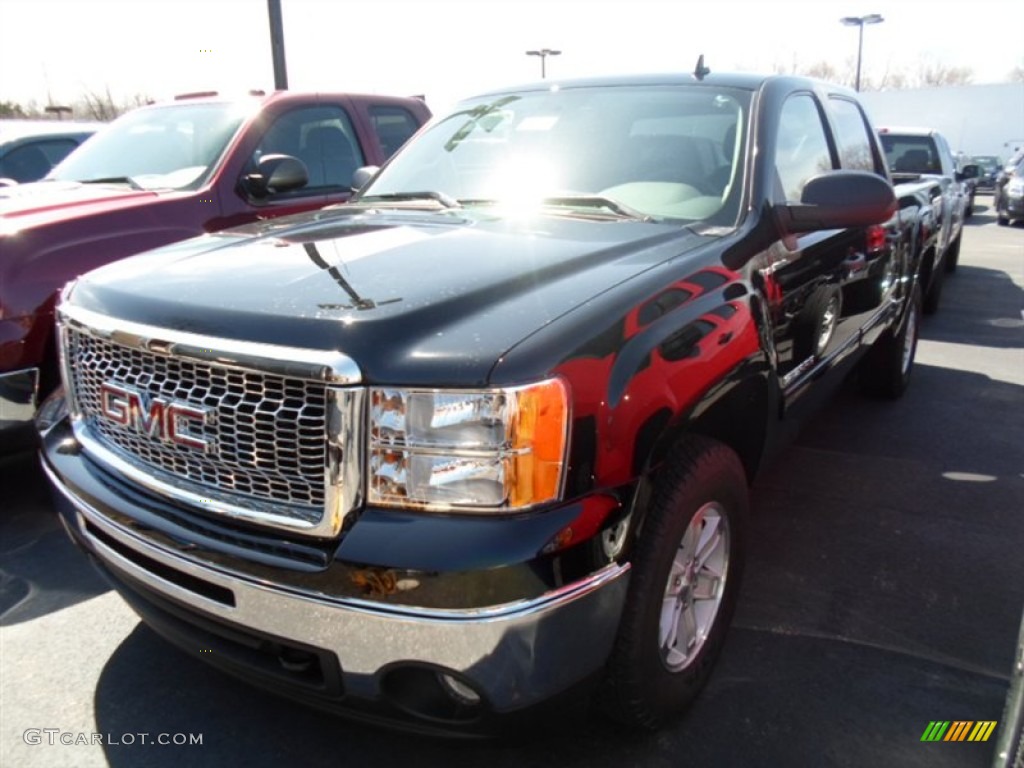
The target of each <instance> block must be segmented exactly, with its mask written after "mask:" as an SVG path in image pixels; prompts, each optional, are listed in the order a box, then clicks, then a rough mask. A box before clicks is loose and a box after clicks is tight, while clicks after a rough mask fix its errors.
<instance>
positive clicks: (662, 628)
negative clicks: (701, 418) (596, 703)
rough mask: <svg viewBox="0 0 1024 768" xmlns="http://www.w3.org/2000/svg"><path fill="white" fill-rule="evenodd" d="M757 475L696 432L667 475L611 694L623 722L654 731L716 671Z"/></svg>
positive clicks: (635, 576)
mask: <svg viewBox="0 0 1024 768" xmlns="http://www.w3.org/2000/svg"><path fill="white" fill-rule="evenodd" d="M748 506H749V502H748V498H747V478H746V474H745V472H744V470H743V466H742V464H741V463H740V460H739V457H738V456H737V455H736V454H735V453H734V452H733V451H732V450H730V449H729V448H728V447H726V446H725V445H722V444H721V443H717V442H714V441H711V440H707V439H704V438H692V439H690V440H688V441H687V442H686V443H684V444H683V445H682V446H681V447H680V448H679V449H678V450H677V451H676V452H675V453H674V454H673V455H672V457H670V459H669V463H668V464H667V465H666V466H665V468H664V469H663V470H662V472H661V477H660V478H659V479H658V481H657V487H656V489H655V491H654V494H653V497H652V502H651V507H650V509H649V510H648V512H647V516H646V517H645V518H644V520H643V524H642V530H641V532H640V534H639V538H638V540H637V542H636V547H635V550H634V557H633V559H632V566H633V571H632V575H631V577H630V585H629V595H628V598H627V602H626V606H625V608H624V610H623V615H622V621H621V623H620V626H619V634H618V636H617V638H616V641H615V647H614V650H613V651H612V656H611V659H610V661H609V667H608V676H607V680H606V683H605V690H604V692H603V693H604V695H603V697H602V703H603V708H604V710H605V711H606V712H607V714H609V715H610V716H611V717H612V718H613V719H615V720H618V721H619V722H621V723H624V724H626V725H629V726H632V727H638V728H645V729H653V728H657V727H658V726H660V725H661V724H662V723H664V722H665V720H666V719H668V718H669V717H671V716H672V715H674V714H676V713H678V712H680V711H681V710H683V709H684V708H685V707H686V705H687V704H689V703H690V701H691V700H692V699H693V698H694V697H695V696H696V695H697V693H698V691H699V690H700V689H701V687H702V686H703V685H704V683H705V681H706V680H707V678H708V675H709V674H710V673H711V667H712V664H713V662H714V660H715V658H717V656H718V653H719V651H720V650H721V647H722V642H723V641H724V639H725V633H726V629H727V627H728V624H729V621H730V619H731V617H732V613H733V609H734V608H735V604H736V596H737V593H738V591H739V579H740V574H741V572H742V566H743V552H744V550H743V535H744V528H745V521H746V516H747V513H748Z"/></svg>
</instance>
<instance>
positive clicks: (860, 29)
mask: <svg viewBox="0 0 1024 768" xmlns="http://www.w3.org/2000/svg"><path fill="white" fill-rule="evenodd" d="M839 21H840V22H842V23H843V24H845V25H846V26H848V27H857V85H856V86H855V88H856V90H858V91H859V90H860V59H861V55H862V54H863V52H864V25H865V24H878V23H880V22H883V21H885V19H883V18H882V17H881V16H879V15H878V14H877V13H869V14H868V15H867V16H843V18H841V19H840V20H839Z"/></svg>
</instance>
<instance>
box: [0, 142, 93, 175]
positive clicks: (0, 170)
mask: <svg viewBox="0 0 1024 768" xmlns="http://www.w3.org/2000/svg"><path fill="white" fill-rule="evenodd" d="M74 148H75V142H73V141H72V140H71V139H52V140H48V141H34V142H32V143H31V144H23V145H22V146H20V147H17V148H15V149H12V150H11V151H10V152H8V153H7V155H6V156H5V157H4V158H3V159H2V160H0V178H8V179H14V180H15V181H17V182H21V183H24V182H26V181H36V180H38V179H41V178H43V176H45V175H46V174H48V173H49V172H50V169H51V168H52V167H53V166H55V165H56V164H57V163H58V162H60V161H61V160H62V159H63V158H64V156H65V155H66V154H67V153H68V152H70V151H71V150H72V149H74Z"/></svg>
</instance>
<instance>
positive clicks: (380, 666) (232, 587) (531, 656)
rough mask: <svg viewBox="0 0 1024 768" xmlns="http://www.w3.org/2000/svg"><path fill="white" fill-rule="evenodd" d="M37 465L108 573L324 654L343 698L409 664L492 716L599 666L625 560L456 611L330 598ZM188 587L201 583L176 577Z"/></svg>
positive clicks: (362, 692)
mask: <svg viewBox="0 0 1024 768" xmlns="http://www.w3.org/2000/svg"><path fill="white" fill-rule="evenodd" d="M43 467H44V469H45V470H46V472H47V474H48V475H49V478H50V480H51V482H52V483H53V486H54V487H55V488H56V489H57V490H58V491H59V492H60V493H61V494H62V495H63V497H64V498H65V499H66V500H67V501H68V502H70V504H71V505H72V507H73V512H72V513H71V514H65V520H66V522H67V523H68V524H69V526H70V527H71V528H73V531H72V533H73V535H75V536H76V537H77V538H78V539H79V540H80V541H81V543H83V544H84V545H85V547H86V548H87V549H88V550H90V551H91V552H92V554H93V555H94V556H96V557H97V558H98V559H99V560H100V561H101V562H102V564H103V565H104V566H106V567H107V568H108V569H110V571H111V572H112V573H113V574H114V575H115V576H120V577H122V578H125V579H126V580H127V581H129V582H131V581H134V582H136V583H138V584H141V585H144V587H145V588H146V589H148V590H151V591H152V592H153V593H155V594H156V595H158V596H160V597H162V598H165V599H166V600H168V601H170V602H171V603H174V604H176V605H177V606H179V607H184V610H185V611H186V612H188V613H190V614H193V615H195V616H196V617H197V619H200V620H201V619H206V620H214V621H221V622H223V623H225V624H227V625H230V626H235V627H243V628H247V629H250V630H252V631H253V632H256V633H260V634H262V635H266V636H272V637H276V638H285V639H287V640H289V641H293V642H294V643H295V644H296V645H301V646H305V647H311V648H315V649H319V650H322V651H326V652H328V653H329V654H332V655H333V656H334V657H336V659H337V662H338V665H339V666H340V669H341V673H342V678H343V686H344V691H345V696H346V697H356V698H358V699H362V700H366V701H371V702H372V701H380V700H381V698H382V697H384V696H386V691H385V690H384V688H383V687H382V679H383V678H384V677H386V676H387V675H388V674H389V673H390V672H392V671H393V670H394V669H396V668H412V667H417V666H418V667H421V668H422V667H426V668H430V669H436V670H438V671H439V672H442V673H447V672H449V671H450V672H453V673H455V676H456V678H457V679H461V680H462V681H465V682H468V683H469V684H470V685H471V687H472V688H473V689H474V690H475V691H476V692H477V693H479V695H480V697H481V699H482V701H483V702H484V703H485V704H486V706H487V708H488V711H489V712H491V713H494V714H499V715H500V714H501V713H502V712H510V711H519V710H522V709H525V708H528V707H530V706H532V705H534V704H538V703H540V702H542V701H544V700H546V699H549V698H551V697H553V696H556V695H558V694H559V693H561V692H563V691H566V690H568V689H570V688H571V687H572V686H574V685H576V684H577V683H580V682H581V681H583V680H585V679H586V678H588V677H592V676H593V675H594V674H595V673H596V672H598V671H599V670H600V669H601V667H602V666H603V665H604V663H605V661H606V660H607V657H608V655H609V653H610V651H611V647H612V642H613V640H614V637H615V634H616V631H617V627H618V622H619V616H620V614H621V610H622V606H623V604H624V602H625V597H626V589H627V586H628V582H629V579H628V574H629V566H628V564H626V565H618V564H611V565H609V566H607V567H605V568H603V569H602V570H600V571H597V572H595V573H593V574H591V575H590V576H589V577H588V578H586V579H584V580H581V581H578V582H576V583H573V584H569V585H566V586H564V587H562V588H561V589H558V590H555V591H551V592H548V593H546V594H544V595H542V596H541V597H539V598H536V599H533V600H523V601H519V602H514V603H508V604H503V605H495V606H490V607H487V608H483V609H473V610H466V611H456V610H438V609H424V608H412V607H406V606H394V605H386V604H382V603H375V602H372V601H369V600H361V599H352V598H344V599H342V598H332V597H329V596H325V595H322V594H313V593H309V592H304V591H301V590H299V589H297V588H294V587H291V586H284V585H280V584H274V583H267V582H257V581H255V580H253V579H251V578H248V577H246V576H244V575H242V574H239V573H233V572H228V571H224V570H218V569H215V568H213V567H211V566H210V565H208V564H206V563H201V562H198V561H193V560H190V559H186V558H185V557H182V556H180V555H178V554H176V553H172V552H168V551H166V550H164V549H162V548H160V547H157V546H154V545H153V544H152V543H150V542H148V541H145V540H142V539H140V538H139V537H138V536H136V535H135V534H133V533H131V532H130V531H128V530H126V529H124V528H123V527H121V526H119V525H118V524H116V523H115V522H112V521H111V520H110V519H108V518H107V517H106V516H104V515H103V514H101V513H100V512H99V511H97V510H96V509H95V508H93V507H92V506H91V505H90V504H89V503H88V502H87V501H86V500H84V499H82V498H80V497H78V496H77V495H76V494H75V493H74V492H73V491H71V490H70V489H69V488H68V487H67V486H66V485H65V484H64V483H62V482H61V479H60V477H59V476H58V475H57V474H56V473H55V472H54V471H53V469H52V468H50V467H49V466H48V462H47V461H46V460H45V458H44V460H43ZM154 564H156V567H154ZM167 575H170V578H165V576H167ZM179 575H183V577H181V578H178V576H179ZM175 582H178V583H175ZM188 584H192V585H196V584H202V585H203V588H202V589H200V590H198V591H197V590H196V589H192V588H187V587H186V586H183V585H188ZM200 592H205V593H206V594H207V595H215V596H221V597H220V599H213V598H211V597H208V596H206V595H204V594H200ZM227 595H229V596H230V599H225V598H224V596H227Z"/></svg>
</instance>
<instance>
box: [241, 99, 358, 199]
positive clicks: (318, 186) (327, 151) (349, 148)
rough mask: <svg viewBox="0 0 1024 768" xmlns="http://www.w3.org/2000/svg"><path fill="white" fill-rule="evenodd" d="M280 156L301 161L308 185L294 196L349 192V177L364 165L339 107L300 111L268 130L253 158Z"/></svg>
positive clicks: (307, 108) (353, 133) (351, 131)
mask: <svg viewBox="0 0 1024 768" xmlns="http://www.w3.org/2000/svg"><path fill="white" fill-rule="evenodd" d="M270 154H284V155H291V156H292V157H297V158H299V160H301V161H302V162H303V163H304V164H305V166H306V170H307V171H308V173H309V183H308V184H307V185H306V187H304V188H303V189H301V190H298V193H297V194H300V195H301V194H306V193H308V192H311V191H317V192H326V191H331V190H335V189H346V190H347V189H349V188H350V187H351V186H352V173H353V172H354V171H355V169H356V168H358V167H360V166H361V165H363V164H364V162H363V153H362V151H361V150H360V147H359V141H358V139H357V138H356V133H355V130H354V129H353V128H352V123H351V122H350V121H349V118H348V115H346V114H345V112H344V111H343V110H342V109H341V108H340V107H304V108H302V109H295V110H292V111H291V112H286V113H285V114H283V115H281V117H279V118H278V119H277V120H275V121H274V124H273V125H271V126H270V128H269V129H268V130H267V133H266V134H265V135H264V137H263V140H262V141H261V142H260V145H259V147H258V148H257V149H256V153H255V155H254V157H253V162H254V163H255V162H256V161H257V160H259V158H260V157H262V156H263V155H270Z"/></svg>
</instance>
